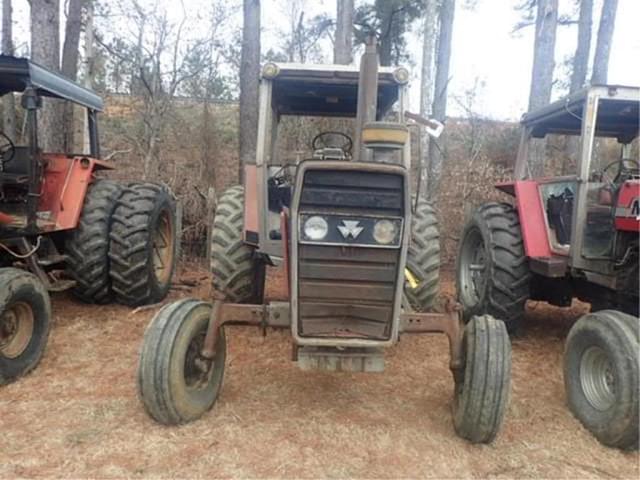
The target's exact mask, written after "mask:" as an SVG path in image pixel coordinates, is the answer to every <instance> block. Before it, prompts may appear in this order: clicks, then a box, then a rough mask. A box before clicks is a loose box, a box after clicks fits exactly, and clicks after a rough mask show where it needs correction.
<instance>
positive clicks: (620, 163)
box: [602, 158, 640, 184]
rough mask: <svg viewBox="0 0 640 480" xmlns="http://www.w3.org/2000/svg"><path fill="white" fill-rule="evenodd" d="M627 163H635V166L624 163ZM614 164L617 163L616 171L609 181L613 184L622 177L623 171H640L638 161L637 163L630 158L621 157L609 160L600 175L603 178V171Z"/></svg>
mask: <svg viewBox="0 0 640 480" xmlns="http://www.w3.org/2000/svg"><path fill="white" fill-rule="evenodd" d="M629 163H630V164H633V165H635V168H628V167H627V165H625V164H629ZM615 165H618V173H617V174H616V176H615V177H614V178H613V181H612V182H611V183H613V184H617V183H619V182H620V178H621V177H622V175H623V174H624V173H631V172H639V171H640V163H638V162H637V161H636V160H633V159H631V158H621V159H619V160H616V161H614V162H611V163H610V164H609V165H607V166H606V167H604V168H603V169H602V177H603V178H604V176H605V173H606V172H607V171H608V170H609V169H610V168H611V167H613V166H615Z"/></svg>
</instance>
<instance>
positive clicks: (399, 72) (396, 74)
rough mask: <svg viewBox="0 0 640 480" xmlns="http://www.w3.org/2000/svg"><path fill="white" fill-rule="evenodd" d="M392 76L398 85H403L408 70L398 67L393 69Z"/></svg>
mask: <svg viewBox="0 0 640 480" xmlns="http://www.w3.org/2000/svg"><path fill="white" fill-rule="evenodd" d="M393 78H394V80H395V81H396V82H398V83H399V84H400V85H404V84H405V83H407V82H408V81H409V70H407V69H406V68H404V67H398V68H396V69H395V70H394V71H393Z"/></svg>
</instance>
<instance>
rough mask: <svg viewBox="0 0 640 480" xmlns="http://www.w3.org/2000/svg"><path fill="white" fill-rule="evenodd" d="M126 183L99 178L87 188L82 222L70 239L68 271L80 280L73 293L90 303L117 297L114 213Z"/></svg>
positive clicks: (68, 245)
mask: <svg viewBox="0 0 640 480" xmlns="http://www.w3.org/2000/svg"><path fill="white" fill-rule="evenodd" d="M121 193H122V187H121V186H120V185H119V184H117V183H116V182H113V181H110V180H96V181H95V182H94V183H92V184H91V186H90V187H89V189H88V190H87V195H86V196H85V199H84V206H83V207H82V213H81V214H80V221H79V222H78V226H77V228H76V229H74V230H73V231H72V232H71V233H70V235H69V236H68V238H67V240H66V248H65V253H66V254H67V271H68V272H69V274H70V276H71V277H72V278H73V279H74V280H75V281H76V285H75V287H74V288H73V294H74V295H75V296H76V297H78V298H79V299H80V300H82V301H83V302H87V303H100V304H104V303H109V302H110V301H111V300H112V299H113V292H112V290H111V277H110V276H109V265H110V260H109V231H110V229H111V217H112V215H113V212H114V210H115V208H116V206H117V202H118V197H120V195H121Z"/></svg>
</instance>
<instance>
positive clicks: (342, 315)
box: [291, 162, 409, 346]
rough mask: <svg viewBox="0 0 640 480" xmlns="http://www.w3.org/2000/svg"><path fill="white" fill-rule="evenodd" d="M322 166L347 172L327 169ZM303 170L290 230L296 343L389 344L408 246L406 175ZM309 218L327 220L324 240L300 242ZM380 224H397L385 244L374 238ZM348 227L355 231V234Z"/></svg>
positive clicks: (360, 167) (355, 166) (360, 168)
mask: <svg viewBox="0 0 640 480" xmlns="http://www.w3.org/2000/svg"><path fill="white" fill-rule="evenodd" d="M327 163H328V164H330V165H331V164H335V163H337V164H338V165H340V166H350V167H351V168H350V169H347V170H345V169H339V170H337V169H330V168H329V169H327V168H326V167H325V165H326V164H327ZM305 167H306V168H303V169H301V170H302V172H301V173H300V174H299V176H298V183H297V186H298V190H299V192H298V194H297V195H296V201H297V204H295V205H294V213H293V214H294V215H295V216H296V219H297V222H295V226H294V227H293V228H292V232H291V236H292V243H293V244H295V246H294V250H293V255H292V259H291V262H292V266H294V269H293V272H294V273H293V275H292V285H293V291H292V302H294V303H295V308H294V309H292V310H293V314H294V316H293V319H292V320H293V323H294V337H295V338H296V341H297V343H298V344H301V345H303V344H309V345H352V346H356V345H358V343H357V342H359V341H361V342H370V343H369V344H378V345H384V344H391V343H393V342H394V341H395V338H396V336H397V314H398V305H399V299H400V294H401V288H402V283H403V282H402V278H403V269H402V268H401V266H402V265H403V262H404V258H405V257H406V245H407V242H406V240H405V233H406V232H405V224H406V218H405V216H406V215H407V212H408V211H409V208H408V199H407V186H406V185H407V181H406V175H405V171H404V169H402V168H401V167H399V168H392V169H388V168H381V167H389V166H380V165H371V164H362V163H355V162H354V163H345V162H322V163H320V162H317V165H313V164H311V165H309V164H307V165H305ZM367 167H370V168H372V169H380V170H382V171H367V170H365V169H366V168H367ZM311 216H321V217H323V218H324V219H325V220H326V221H327V224H328V233H327V235H326V237H325V238H324V239H322V240H318V241H308V239H306V238H305V234H304V232H303V228H304V222H305V220H306V219H308V218H310V217H311ZM380 219H390V221H393V222H396V223H395V224H396V225H397V226H398V227H399V228H398V236H397V239H396V241H395V242H394V243H393V244H392V245H390V246H384V247H383V246H381V245H379V244H376V242H375V240H374V239H373V236H372V233H373V232H372V231H373V228H374V226H375V223H376V222H377V221H379V220H380ZM346 227H348V228H350V227H353V230H351V232H352V233H353V234H352V235H350V234H349V232H348V229H347V228H346ZM344 232H347V233H346V234H345V233H344Z"/></svg>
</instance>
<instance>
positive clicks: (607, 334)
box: [564, 310, 640, 449]
mask: <svg viewBox="0 0 640 480" xmlns="http://www.w3.org/2000/svg"><path fill="white" fill-rule="evenodd" d="M639 323H640V320H638V318H637V317H632V316H631V315H627V314H626V313H622V312H619V311H616V310H602V311H599V312H595V313H589V314H587V315H584V316H583V317H581V318H580V319H579V320H578V321H577V322H576V323H575V324H574V325H573V327H572V328H571V331H570V332H569V336H568V337H567V341H566V345H565V354H564V383H565V389H566V393H567V401H568V404H569V409H570V410H571V412H572V413H573V414H574V415H575V416H576V418H577V419H578V420H580V422H581V423H582V424H583V425H584V426H585V428H587V430H589V431H590V432H591V433H592V434H593V435H594V436H595V437H596V438H597V439H598V440H599V441H600V442H601V443H603V444H604V445H607V446H609V447H616V448H622V449H637V448H638V425H639V423H640V420H639V417H638V409H639V407H640V405H639V403H638V392H639V391H640V382H639V380H638V376H639V372H638V369H639V354H638V351H639V350H640V343H639V337H638V335H639V334H638V331H639Z"/></svg>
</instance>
